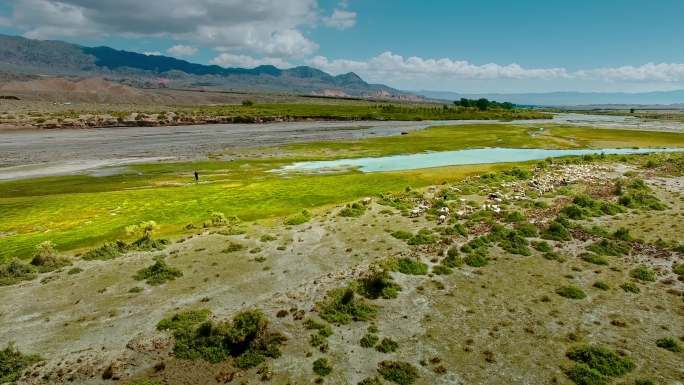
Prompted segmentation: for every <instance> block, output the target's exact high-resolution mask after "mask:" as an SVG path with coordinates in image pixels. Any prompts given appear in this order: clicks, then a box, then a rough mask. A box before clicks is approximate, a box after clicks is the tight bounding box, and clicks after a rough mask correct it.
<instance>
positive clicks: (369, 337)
mask: <svg viewBox="0 0 684 385" xmlns="http://www.w3.org/2000/svg"><path fill="white" fill-rule="evenodd" d="M378 340H380V337H378V336H376V335H375V334H371V333H366V334H365V335H364V336H363V337H361V340H360V341H359V344H360V345H361V346H362V347H364V348H372V347H373V346H375V344H377V343H378Z"/></svg>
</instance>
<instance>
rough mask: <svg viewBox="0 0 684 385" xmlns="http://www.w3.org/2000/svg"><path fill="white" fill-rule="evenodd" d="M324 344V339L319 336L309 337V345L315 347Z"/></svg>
mask: <svg viewBox="0 0 684 385" xmlns="http://www.w3.org/2000/svg"><path fill="white" fill-rule="evenodd" d="M324 343H325V337H323V336H322V335H320V334H312V335H310V336H309V345H311V346H313V347H316V346H321V345H323V344H324Z"/></svg>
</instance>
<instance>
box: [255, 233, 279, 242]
mask: <svg viewBox="0 0 684 385" xmlns="http://www.w3.org/2000/svg"><path fill="white" fill-rule="evenodd" d="M276 239H277V238H276V237H274V236H273V235H271V234H264V235H262V236H261V238H259V240H260V241H261V242H272V241H275V240H276Z"/></svg>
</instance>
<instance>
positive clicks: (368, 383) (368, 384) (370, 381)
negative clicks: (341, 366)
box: [356, 377, 382, 385]
mask: <svg viewBox="0 0 684 385" xmlns="http://www.w3.org/2000/svg"><path fill="white" fill-rule="evenodd" d="M356 385H382V382H380V379H379V378H377V377H367V378H364V379H363V380H361V381H359V383H358V384H356Z"/></svg>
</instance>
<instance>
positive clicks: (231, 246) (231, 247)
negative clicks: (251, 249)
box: [221, 242, 245, 253]
mask: <svg viewBox="0 0 684 385" xmlns="http://www.w3.org/2000/svg"><path fill="white" fill-rule="evenodd" d="M244 248H245V246H244V245H242V244H240V243H235V242H230V243H229V244H228V246H226V248H225V249H223V250H222V251H221V252H222V253H234V252H236V251H240V250H243V249H244Z"/></svg>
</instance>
